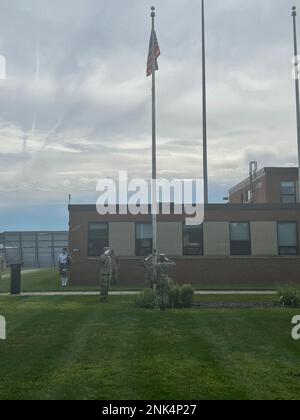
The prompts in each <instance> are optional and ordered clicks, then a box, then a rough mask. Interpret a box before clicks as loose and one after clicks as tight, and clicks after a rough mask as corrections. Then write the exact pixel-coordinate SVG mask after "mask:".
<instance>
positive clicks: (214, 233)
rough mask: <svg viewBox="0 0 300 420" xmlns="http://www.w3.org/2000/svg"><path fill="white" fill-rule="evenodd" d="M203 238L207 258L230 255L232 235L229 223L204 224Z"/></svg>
mask: <svg viewBox="0 0 300 420" xmlns="http://www.w3.org/2000/svg"><path fill="white" fill-rule="evenodd" d="M203 237H204V255H205V256H229V255H230V235H229V223H228V222H206V223H204V225H203Z"/></svg>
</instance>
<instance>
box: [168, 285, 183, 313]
mask: <svg viewBox="0 0 300 420" xmlns="http://www.w3.org/2000/svg"><path fill="white" fill-rule="evenodd" d="M180 292H181V288H180V286H177V285H173V286H172V287H171V288H170V290H169V303H170V307H171V308H179V307H180V306H181V299H180Z"/></svg>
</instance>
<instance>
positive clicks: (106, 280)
mask: <svg viewBox="0 0 300 420" xmlns="http://www.w3.org/2000/svg"><path fill="white" fill-rule="evenodd" d="M99 261H100V299H101V302H107V298H108V291H109V287H110V283H111V276H112V264H111V256H110V253H109V248H105V249H104V250H103V254H102V255H101V256H100V260H99Z"/></svg>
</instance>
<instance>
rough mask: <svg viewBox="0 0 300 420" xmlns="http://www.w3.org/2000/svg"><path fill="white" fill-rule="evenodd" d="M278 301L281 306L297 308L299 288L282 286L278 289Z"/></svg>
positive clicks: (299, 304)
mask: <svg viewBox="0 0 300 420" xmlns="http://www.w3.org/2000/svg"><path fill="white" fill-rule="evenodd" d="M278 294H279V302H280V303H281V304H282V306H285V307H292V308H298V307H300V289H299V288H296V287H293V286H286V287H283V288H282V289H281V290H279V291H278Z"/></svg>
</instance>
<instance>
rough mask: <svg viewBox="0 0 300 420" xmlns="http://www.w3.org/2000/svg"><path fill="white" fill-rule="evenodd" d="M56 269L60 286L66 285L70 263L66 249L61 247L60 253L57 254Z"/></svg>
mask: <svg viewBox="0 0 300 420" xmlns="http://www.w3.org/2000/svg"><path fill="white" fill-rule="evenodd" d="M57 262H58V269H59V274H60V278H61V285H62V287H67V285H68V279H69V272H70V265H71V257H70V255H69V254H68V249H67V248H63V251H62V254H60V255H59V256H58V261H57Z"/></svg>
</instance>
